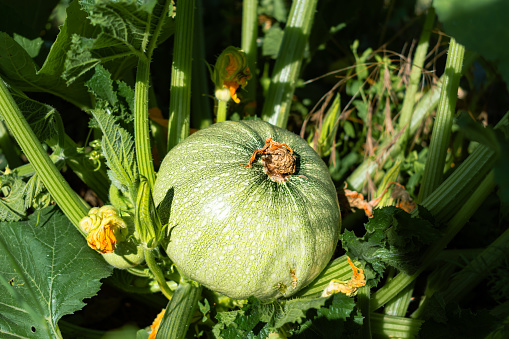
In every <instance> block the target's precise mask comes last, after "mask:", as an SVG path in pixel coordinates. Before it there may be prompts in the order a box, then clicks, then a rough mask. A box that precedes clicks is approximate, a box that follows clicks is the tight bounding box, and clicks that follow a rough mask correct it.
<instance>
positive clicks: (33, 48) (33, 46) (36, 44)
mask: <svg viewBox="0 0 509 339" xmlns="http://www.w3.org/2000/svg"><path fill="white" fill-rule="evenodd" d="M13 37H14V40H16V42H17V43H18V44H19V45H20V46H21V47H23V48H24V49H25V51H26V52H27V53H28V55H30V57H31V58H35V57H36V56H37V55H38V54H39V51H40V50H41V46H42V44H43V43H44V41H43V40H42V39H41V37H38V38H36V39H34V40H30V39H27V38H25V37H24V36H21V35H19V34H16V33H14V35H13Z"/></svg>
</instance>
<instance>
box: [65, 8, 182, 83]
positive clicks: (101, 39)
mask: <svg viewBox="0 0 509 339" xmlns="http://www.w3.org/2000/svg"><path fill="white" fill-rule="evenodd" d="M80 4H81V6H82V8H83V10H84V11H86V12H88V16H87V20H89V24H91V25H93V27H95V28H96V29H97V30H99V32H97V31H96V32H94V34H89V32H83V33H82V34H79V33H76V34H74V35H73V36H72V43H71V45H70V49H69V51H68V52H67V59H66V61H65V68H66V70H65V72H64V77H65V78H66V79H67V80H68V82H69V83H72V82H73V81H75V80H76V79H78V78H79V77H80V76H81V75H83V74H85V73H86V72H88V71H89V70H91V69H92V68H94V67H95V66H96V65H98V64H105V63H107V67H106V68H108V70H109V71H110V72H111V73H112V74H114V75H115V76H118V75H120V74H122V73H123V72H124V71H125V70H127V69H130V68H133V67H134V66H136V64H137V60H138V58H139V57H143V55H144V53H145V52H146V49H147V47H148V44H149V43H150V41H151V40H152V39H157V38H158V37H154V33H156V32H157V33H159V31H157V30H156V27H157V25H158V24H159V23H161V20H163V21H164V27H163V30H162V34H161V36H160V37H159V38H160V39H159V40H158V42H161V41H162V40H164V39H166V38H168V37H169V36H170V35H171V34H172V33H173V21H172V20H169V18H168V17H163V13H165V10H166V9H165V5H167V3H166V2H165V1H157V0H148V1H136V0H109V1H94V0H81V1H80Z"/></svg>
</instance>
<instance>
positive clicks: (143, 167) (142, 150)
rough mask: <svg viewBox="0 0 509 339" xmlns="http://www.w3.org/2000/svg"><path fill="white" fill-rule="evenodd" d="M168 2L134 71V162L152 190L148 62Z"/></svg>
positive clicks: (153, 174)
mask: <svg viewBox="0 0 509 339" xmlns="http://www.w3.org/2000/svg"><path fill="white" fill-rule="evenodd" d="M169 6H170V0H166V1H165V2H164V5H163V8H164V10H163V12H162V13H161V17H160V19H159V21H158V22H157V26H156V28H155V29H154V32H153V33H152V35H150V34H149V30H150V27H147V29H146V31H145V35H144V37H143V42H142V46H141V50H142V53H143V54H141V55H140V56H139V58H138V67H137V70H136V86H135V98H134V142H135V145H136V162H137V163H138V168H139V171H140V175H143V176H144V177H145V178H147V180H148V183H149V186H150V187H151V188H152V186H153V185H154V182H155V171H154V162H153V161H152V148H151V147H150V128H149V122H148V102H149V100H148V89H149V84H150V62H151V59H152V53H153V52H154V49H155V47H156V44H157V38H158V37H159V34H160V33H161V29H162V27H163V24H164V19H165V17H166V15H167V13H168V8H169Z"/></svg>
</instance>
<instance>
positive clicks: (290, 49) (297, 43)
mask: <svg viewBox="0 0 509 339" xmlns="http://www.w3.org/2000/svg"><path fill="white" fill-rule="evenodd" d="M316 4H317V0H295V1H293V3H292V7H291V9H290V15H289V17H288V21H287V24H286V27H285V31H284V35H283V41H282V42H281V47H280V48H279V54H278V56H277V59H276V64H275V65H274V71H273V73H272V80H271V83H270V87H269V91H268V93H267V97H266V99H265V104H264V105H263V110H262V119H263V120H265V121H268V122H270V123H271V124H273V125H276V126H278V127H281V128H286V124H287V122H288V117H289V115H290V107H291V103H292V97H293V92H294V91H295V84H296V83H297V80H298V77H299V73H300V68H301V65H302V58H303V56H304V50H305V48H306V44H307V42H308V38H309V34H310V32H311V26H312V23H313V18H314V15H315V10H316Z"/></svg>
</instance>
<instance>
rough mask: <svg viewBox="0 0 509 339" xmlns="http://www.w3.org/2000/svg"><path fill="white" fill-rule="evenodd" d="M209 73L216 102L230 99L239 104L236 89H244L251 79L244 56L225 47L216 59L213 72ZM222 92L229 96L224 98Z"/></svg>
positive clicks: (232, 48)
mask: <svg viewBox="0 0 509 339" xmlns="http://www.w3.org/2000/svg"><path fill="white" fill-rule="evenodd" d="M210 71H211V76H212V81H214V83H215V85H216V97H217V99H218V100H222V101H228V99H229V98H230V97H231V98H232V99H233V101H235V102H236V103H239V102H240V99H239V98H238V97H237V89H238V88H239V87H242V88H245V87H246V85H247V81H248V80H249V79H251V71H250V70H249V67H248V65H247V59H246V54H245V53H244V52H243V51H242V50H241V49H239V48H237V47H233V46H229V47H227V48H226V49H225V50H224V51H223V52H222V53H221V55H219V58H217V61H216V65H215V67H214V71H212V70H210ZM224 90H226V91H227V93H228V94H226V95H229V96H226V95H225V93H224Z"/></svg>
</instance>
